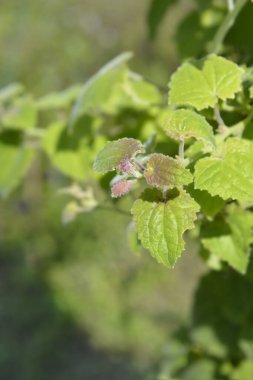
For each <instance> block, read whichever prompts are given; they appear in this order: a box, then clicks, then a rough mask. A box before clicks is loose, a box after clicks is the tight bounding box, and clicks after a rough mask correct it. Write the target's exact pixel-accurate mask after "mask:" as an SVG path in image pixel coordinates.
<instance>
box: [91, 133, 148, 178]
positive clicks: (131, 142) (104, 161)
mask: <svg viewBox="0 0 253 380" xmlns="http://www.w3.org/2000/svg"><path fill="white" fill-rule="evenodd" d="M143 152H144V147H143V146H142V144H141V143H140V142H139V141H138V140H135V139H132V138H127V137H125V138H123V139H120V140H116V141H110V142H108V143H107V144H106V145H105V147H104V148H103V149H102V150H101V151H100V152H99V153H98V155H97V157H96V160H95V162H94V170H96V171H97V172H99V173H106V172H109V171H112V170H115V169H118V170H120V169H121V171H124V170H123V167H124V166H128V163H129V160H130V159H131V158H132V157H134V156H135V155H136V154H137V153H143Z"/></svg>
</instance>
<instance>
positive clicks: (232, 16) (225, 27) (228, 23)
mask: <svg viewBox="0 0 253 380" xmlns="http://www.w3.org/2000/svg"><path fill="white" fill-rule="evenodd" d="M247 1H248V0H237V2H236V3H235V5H234V8H233V10H231V11H230V12H229V13H228V14H227V16H226V17H225V18H224V20H223V22H222V23H221V25H220V27H219V29H218V30H217V32H216V35H215V36H214V39H213V42H212V44H211V46H210V49H208V51H209V53H214V54H218V53H219V52H220V50H221V47H222V43H223V41H224V39H225V37H226V35H227V33H228V31H229V30H230V29H231V28H232V26H233V25H234V22H235V20H236V17H237V16H238V14H239V12H240V11H241V9H242V8H243V7H244V5H245V4H246V3H247Z"/></svg>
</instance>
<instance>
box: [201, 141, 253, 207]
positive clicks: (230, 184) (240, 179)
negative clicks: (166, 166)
mask: <svg viewBox="0 0 253 380" xmlns="http://www.w3.org/2000/svg"><path fill="white" fill-rule="evenodd" d="M194 178H195V188H196V189H200V190H207V191H208V192H209V193H210V194H211V195H213V196H215V195H219V196H220V197H221V198H223V199H225V200H226V199H229V198H232V199H238V200H240V201H252V199H253V143H252V142H251V141H248V140H243V139H238V138H230V139H228V140H226V141H225V143H224V144H223V146H222V148H221V152H220V157H218V156H211V157H206V158H202V159H200V160H199V161H198V162H197V164H196V165H195V173H194Z"/></svg>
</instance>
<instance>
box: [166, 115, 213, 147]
mask: <svg viewBox="0 0 253 380" xmlns="http://www.w3.org/2000/svg"><path fill="white" fill-rule="evenodd" d="M161 124H162V129H163V130H164V132H165V133H166V135H167V136H169V137H170V138H172V139H174V140H178V141H180V140H182V139H187V138H190V137H194V138H195V139H196V140H202V141H205V142H207V143H211V144H213V145H214V136H213V130H212V127H211V125H210V124H209V123H208V122H207V121H206V119H205V118H204V117H203V116H201V115H199V114H197V113H196V112H194V111H191V110H186V109H178V110H166V111H165V112H164V113H163V115H162V117H161Z"/></svg>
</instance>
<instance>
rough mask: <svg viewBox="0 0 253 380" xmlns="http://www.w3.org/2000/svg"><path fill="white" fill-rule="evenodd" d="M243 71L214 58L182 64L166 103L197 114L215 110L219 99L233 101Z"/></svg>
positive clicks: (225, 61) (232, 64) (210, 56)
mask: <svg viewBox="0 0 253 380" xmlns="http://www.w3.org/2000/svg"><path fill="white" fill-rule="evenodd" d="M242 75H243V70H242V69H241V68H240V67H239V66H237V65H236V64H235V63H233V62H231V61H229V60H227V59H225V58H222V57H218V56H216V55H213V54H212V55H209V56H208V57H207V58H205V59H203V60H200V61H192V62H186V63H184V64H183V65H182V66H181V67H180V68H179V69H178V70H177V71H176V72H175V74H174V75H173V76H172V79H171V82H170V93H169V103H170V104H174V105H189V106H193V107H195V108H196V109H197V110H202V109H204V108H207V107H214V105H215V104H216V103H217V102H218V100H219V99H222V100H226V99H233V98H234V96H235V94H236V93H237V92H238V91H240V89H241V81H242Z"/></svg>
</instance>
